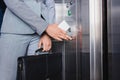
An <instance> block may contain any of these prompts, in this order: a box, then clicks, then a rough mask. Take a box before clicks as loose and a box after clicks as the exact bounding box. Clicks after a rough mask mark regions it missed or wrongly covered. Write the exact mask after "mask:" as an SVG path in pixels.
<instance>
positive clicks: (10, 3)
mask: <svg viewBox="0 0 120 80" xmlns="http://www.w3.org/2000/svg"><path fill="white" fill-rule="evenodd" d="M4 2H5V4H6V6H7V7H8V9H9V10H10V11H11V12H13V13H14V14H15V15H16V16H17V17H19V18H20V19H21V20H23V21H24V22H25V23H27V24H28V25H30V27H31V28H32V29H33V30H35V31H36V32H37V33H38V34H39V35H41V34H42V33H43V32H44V31H45V29H46V28H47V26H48V23H47V22H46V21H45V20H44V19H42V18H41V17H40V16H38V15H36V14H35V13H34V12H33V11H32V10H31V9H30V8H29V7H28V6H27V5H26V4H25V3H24V1H23V0H4Z"/></svg>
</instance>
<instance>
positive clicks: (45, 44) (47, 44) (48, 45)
mask: <svg viewBox="0 0 120 80" xmlns="http://www.w3.org/2000/svg"><path fill="white" fill-rule="evenodd" d="M51 45H52V44H51V43H44V44H43V51H49V50H50V49H51Z"/></svg>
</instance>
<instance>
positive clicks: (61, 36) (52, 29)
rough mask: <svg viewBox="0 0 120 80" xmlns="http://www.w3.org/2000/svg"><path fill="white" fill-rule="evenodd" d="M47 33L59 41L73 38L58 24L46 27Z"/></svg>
mask: <svg viewBox="0 0 120 80" xmlns="http://www.w3.org/2000/svg"><path fill="white" fill-rule="evenodd" d="M46 33H47V34H48V35H49V36H51V37H52V38H54V39H56V40H58V41H62V40H72V38H71V37H70V36H68V35H67V34H66V32H65V31H63V30H62V29H60V28H59V27H58V25H57V24H51V25H49V26H48V27H47V29H46Z"/></svg>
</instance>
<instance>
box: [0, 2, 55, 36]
mask: <svg viewBox="0 0 120 80" xmlns="http://www.w3.org/2000/svg"><path fill="white" fill-rule="evenodd" d="M26 1H29V0H4V2H5V4H6V6H7V9H6V11H5V14H4V19H3V23H2V28H1V33H15V34H33V33H35V32H37V33H38V34H39V35H41V34H42V33H43V32H44V31H45V29H46V28H47V26H48V25H49V24H52V23H54V21H55V3H54V0H39V2H40V3H41V4H38V5H39V6H40V7H39V8H40V9H41V10H40V11H41V12H39V11H38V13H39V14H36V13H35V12H34V9H35V8H31V7H30V6H31V5H29V3H28V5H27V4H26V3H25V2H26ZM30 1H36V0H30ZM36 8H38V7H36ZM41 14H42V15H43V17H44V18H45V20H44V19H42V18H41Z"/></svg>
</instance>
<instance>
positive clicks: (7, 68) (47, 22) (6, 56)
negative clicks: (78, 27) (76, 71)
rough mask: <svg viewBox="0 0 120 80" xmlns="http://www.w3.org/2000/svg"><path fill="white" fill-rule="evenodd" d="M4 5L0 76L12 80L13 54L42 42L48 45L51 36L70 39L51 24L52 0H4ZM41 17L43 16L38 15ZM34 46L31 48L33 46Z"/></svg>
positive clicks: (36, 46)
mask: <svg viewBox="0 0 120 80" xmlns="http://www.w3.org/2000/svg"><path fill="white" fill-rule="evenodd" d="M4 2H5V4H6V6H7V8H6V11H5V14H4V19H3V23H2V27H1V37H0V80H16V70H17V69H16V68H17V58H18V57H19V56H24V55H25V54H26V52H28V51H29V53H34V52H30V51H35V50H36V49H37V48H40V47H41V46H43V51H49V50H50V49H51V45H52V43H51V38H50V37H52V38H54V39H56V40H58V41H62V40H63V39H64V40H71V37H69V36H68V35H66V32H65V31H63V30H61V29H60V28H58V25H57V24H55V2H54V0H4ZM41 15H42V16H43V17H44V19H43V18H42V17H41ZM33 47H34V48H33Z"/></svg>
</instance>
